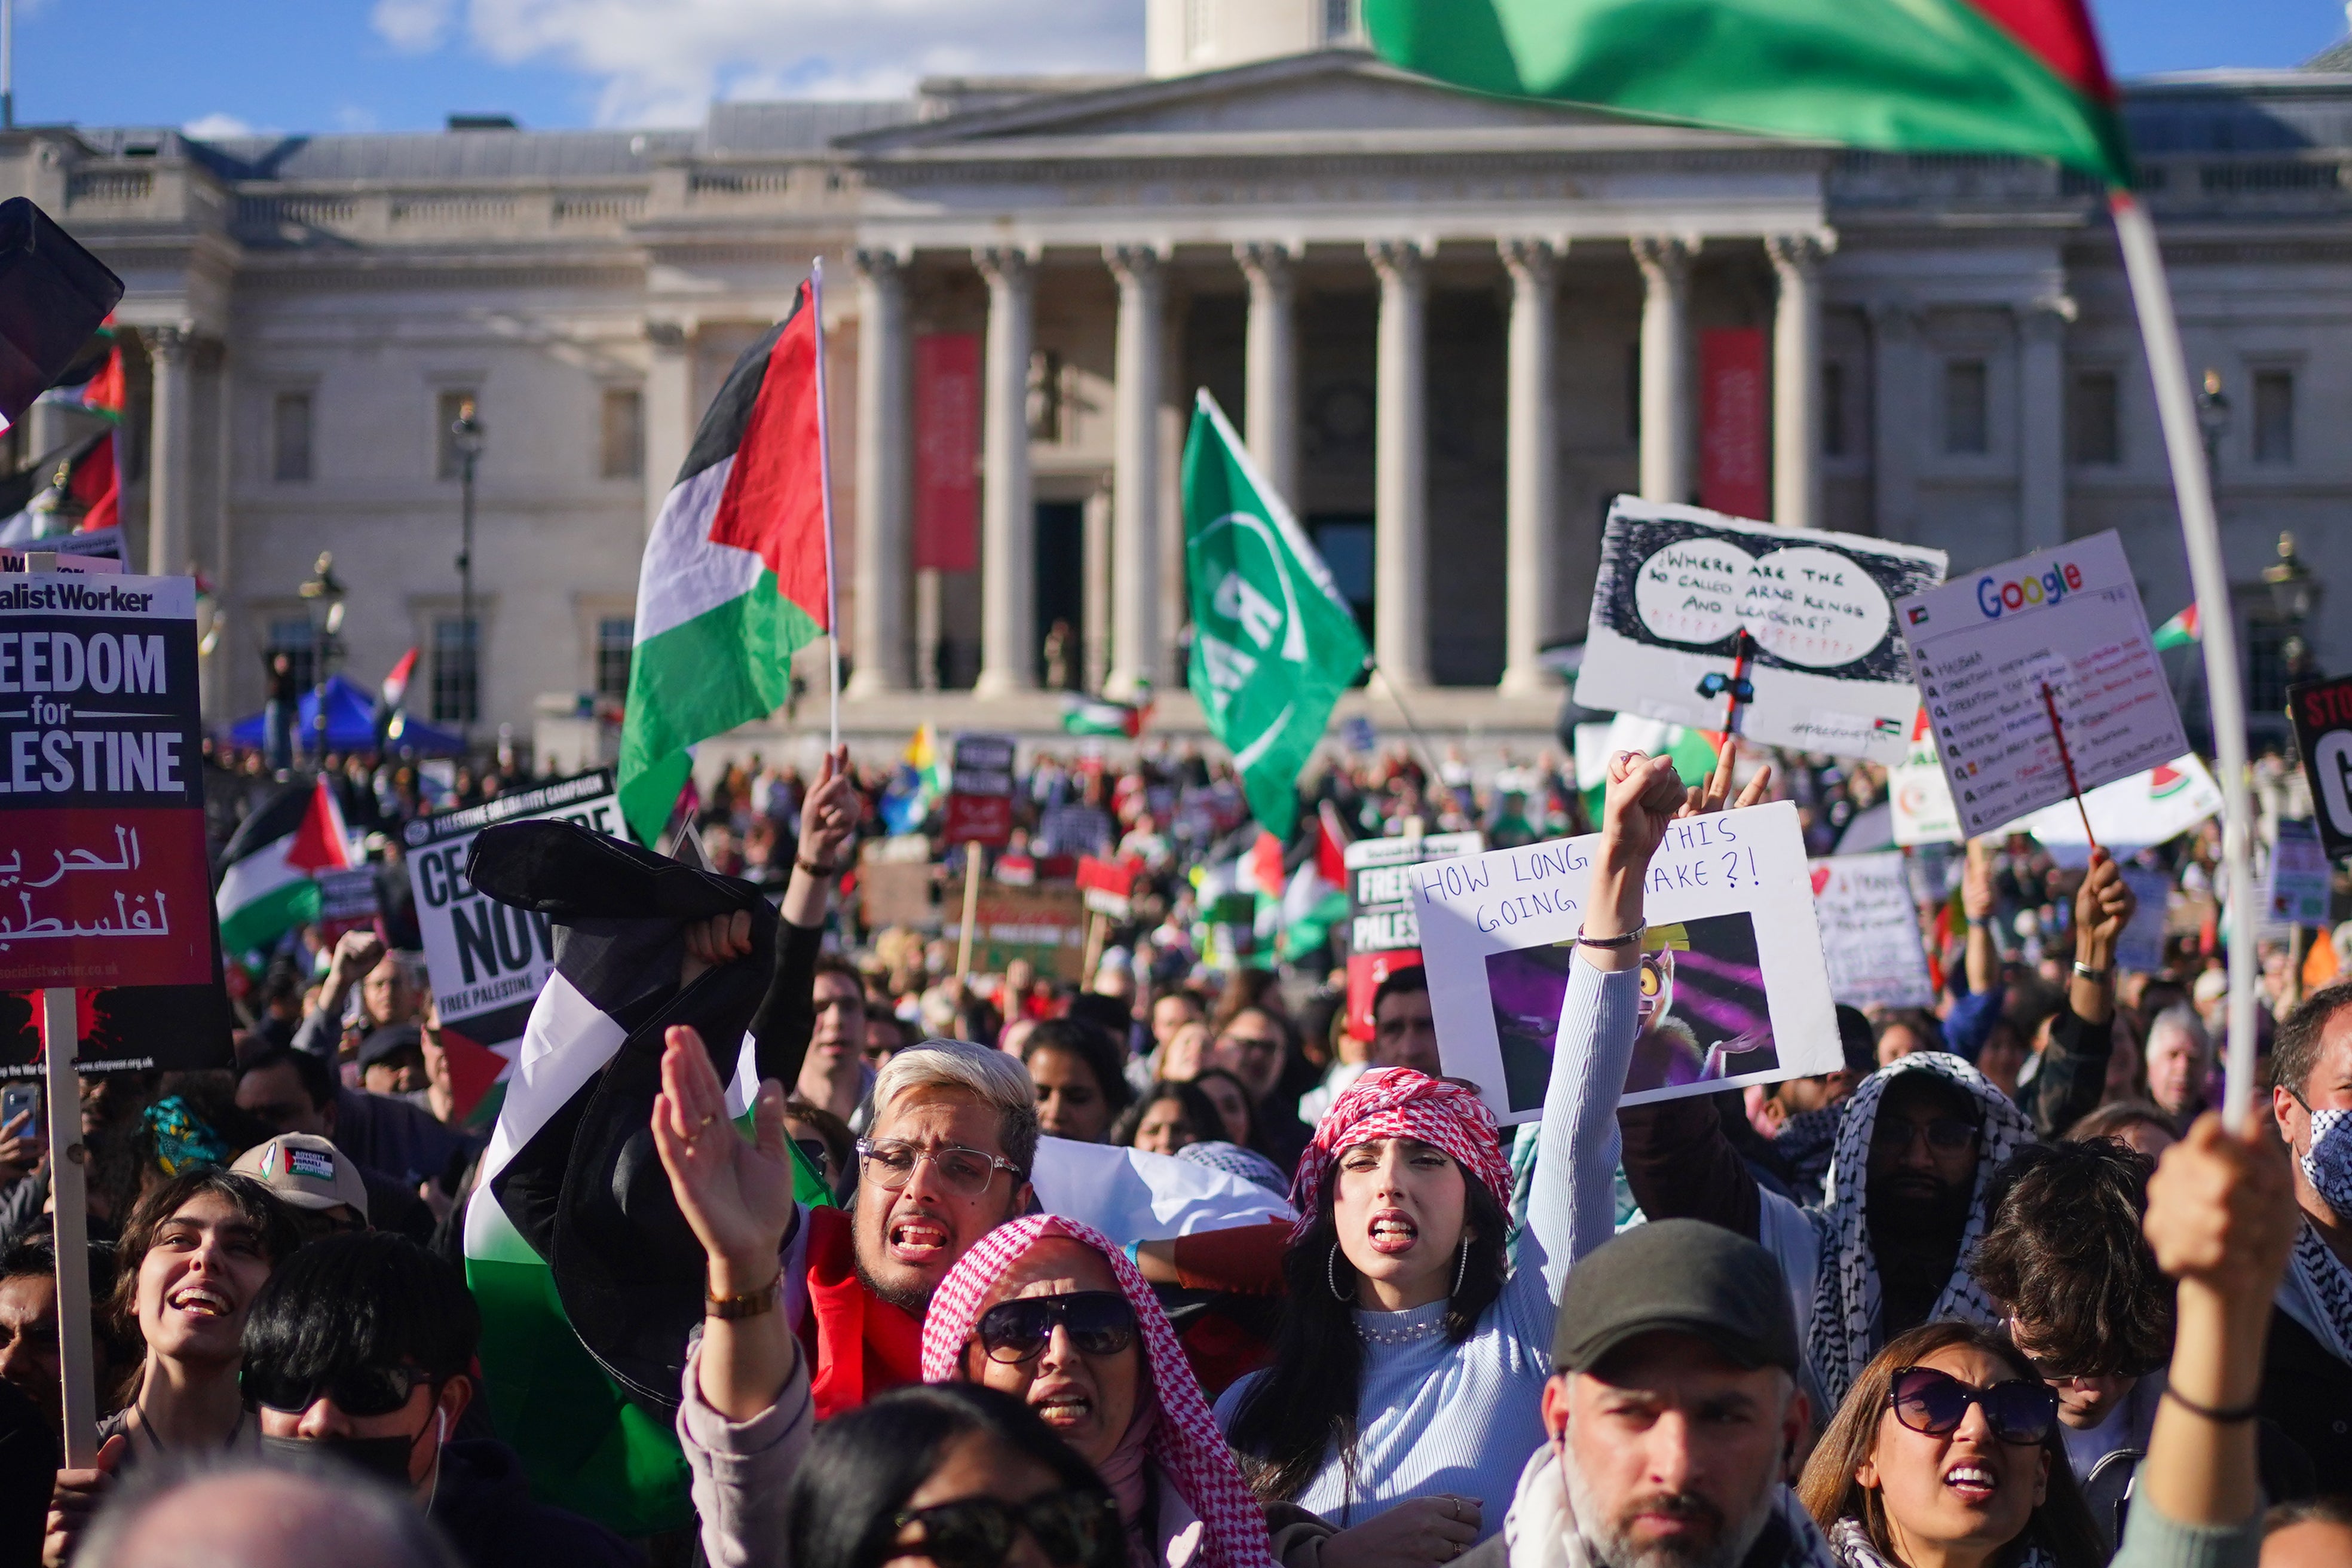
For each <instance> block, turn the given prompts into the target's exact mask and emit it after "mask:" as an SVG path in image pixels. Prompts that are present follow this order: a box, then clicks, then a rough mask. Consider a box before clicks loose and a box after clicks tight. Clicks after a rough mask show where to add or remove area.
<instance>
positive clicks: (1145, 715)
mask: <svg viewBox="0 0 2352 1568" xmlns="http://www.w3.org/2000/svg"><path fill="white" fill-rule="evenodd" d="M1150 717H1151V699H1150V697H1149V696H1146V697H1145V698H1144V700H1142V701H1140V702H1113V701H1111V700H1109V699H1108V698H1107V697H1078V696H1075V695H1073V696H1070V697H1066V698H1064V699H1063V700H1062V732H1063V733H1064V734H1066V735H1120V736H1124V737H1126V738H1127V739H1128V740H1130V741H1132V740H1134V739H1135V738H1136V737H1137V736H1138V735H1140V734H1142V733H1143V726H1144V722H1145V721H1147V720H1148V719H1150Z"/></svg>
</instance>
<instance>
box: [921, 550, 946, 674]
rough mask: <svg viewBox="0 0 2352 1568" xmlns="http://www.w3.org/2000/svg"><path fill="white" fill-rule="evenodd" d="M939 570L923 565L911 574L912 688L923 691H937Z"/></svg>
mask: <svg viewBox="0 0 2352 1568" xmlns="http://www.w3.org/2000/svg"><path fill="white" fill-rule="evenodd" d="M944 586H945V585H944V584H942V583H941V581H940V569H939V568H938V567H936V566H926V567H924V568H923V569H922V570H921V571H919V572H917V573H916V574H915V685H916V687H917V689H920V690H923V691H937V690H938V689H940V626H941V624H942V618H943V616H944V615H945V613H946V612H945V609H944V607H943V606H942V605H941V604H940V597H941V594H942V592H943V590H944Z"/></svg>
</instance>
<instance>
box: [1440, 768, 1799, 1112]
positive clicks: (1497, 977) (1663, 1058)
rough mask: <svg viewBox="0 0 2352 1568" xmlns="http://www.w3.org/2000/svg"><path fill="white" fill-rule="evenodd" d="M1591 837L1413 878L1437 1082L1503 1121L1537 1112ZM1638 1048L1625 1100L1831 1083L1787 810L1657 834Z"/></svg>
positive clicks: (1647, 903) (1463, 862) (1792, 820)
mask: <svg viewBox="0 0 2352 1568" xmlns="http://www.w3.org/2000/svg"><path fill="white" fill-rule="evenodd" d="M1600 845H1601V836H1600V835H1599V834H1597V833H1592V834H1587V835H1585V836H1584V837H1580V838H1564V839H1556V840H1554V841H1552V842H1550V843H1546V844H1534V845H1529V846H1528V847H1524V848H1518V849H1496V850H1491V851H1489V852H1487V853H1486V854H1484V855H1475V856H1468V857H1464V858H1456V859H1446V860H1430V861H1425V862H1423V864H1421V865H1419V866H1417V867H1415V868H1413V900H1414V909H1415V911H1416V913H1417V915H1418V919H1419V935H1420V940H1421V951H1422V957H1423V963H1424V964H1425V965H1426V967H1427V968H1428V971H1429V1001H1430V1010H1431V1012H1432V1013H1433V1015H1434V1016H1435V1018H1436V1022H1437V1039H1438V1048H1439V1052H1440V1054H1441V1056H1442V1057H1443V1058H1444V1064H1445V1070H1446V1072H1447V1073H1448V1074H1449V1075H1452V1076H1454V1077H1457V1078H1462V1079H1468V1080H1469V1081H1470V1082H1473V1083H1475V1084H1477V1085H1478V1086H1479V1089H1480V1092H1481V1093H1482V1094H1483V1095H1484V1096H1485V1098H1486V1104H1487V1106H1488V1108H1489V1109H1491V1110H1493V1111H1494V1112H1495V1115H1496V1119H1497V1120H1499V1121H1505V1122H1518V1121H1533V1120H1534V1119H1535V1118H1537V1117H1538V1116H1540V1115H1541V1114H1542V1113H1543V1097H1544V1091H1545V1088H1546V1086H1547V1085H1548V1084H1549V1081H1550V1075H1551V1062H1552V1052H1553V1047H1554V1042H1555V1040H1556V1039H1557V1037H1558V1034H1559V1016H1560V1006H1561V1003H1562V1000H1563V998H1564V997H1565V996H1566V994H1567V989H1568V980H1569V965H1570V963H1571V962H1573V961H1574V952H1575V948H1574V943H1575V940H1576V933H1577V930H1578V928H1579V926H1580V925H1581V924H1582V922H1583V918H1584V900H1585V898H1586V895H1587V891H1588V889H1589V888H1590V886H1591V879H1592V858H1593V856H1594V855H1595V854H1596V853H1597V852H1598V851H1599V848H1600ZM1643 915H1644V918H1645V920H1646V921H1647V922H1648V932H1647V934H1646V936H1645V938H1644V940H1643V959H1642V962H1643V985H1642V990H1643V1000H1642V1004H1641V1006H1642V1035H1641V1038H1640V1040H1639V1041H1638V1042H1637V1043H1636V1045H1635V1046H1634V1048H1633V1062H1632V1065H1631V1067H1630V1068H1629V1069H1628V1070H1627V1073H1626V1076H1625V1081H1624V1085H1623V1099H1622V1103H1624V1104H1627V1105H1641V1104H1644V1103H1647V1102H1648V1101H1651V1100H1672V1099H1675V1098H1678V1097H1680V1096H1683V1095H1690V1094H1710V1093H1713V1092H1715V1091H1717V1090H1718V1089H1726V1088H1731V1087H1736V1086H1738V1085H1742V1084H1750V1083H1771V1082H1776V1081H1778V1080H1780V1079H1789V1078H1809V1077H1814V1076H1817V1075H1819V1074H1822V1073H1827V1072H1834V1071H1835V1070H1837V1068H1838V1067H1839V1066H1840V1064H1841V1063H1842V1062H1843V1059H1844V1058H1843V1055H1842V1053H1841V1051H1840V1049H1839V1046H1838V1035H1837V1017H1836V1012H1835V1010H1834V1007H1833V1006H1832V1002H1831V997H1830V986H1829V975H1828V973H1827V971H1826V970H1825V969H1824V967H1823V964H1822V936H1821V928H1820V926H1819V924H1818V922H1817V921H1816V919H1815V917H1814V912H1813V898H1812V888H1811V879H1810V878H1809V877H1808V875H1807V868H1806V862H1805V845H1804V836H1803V833H1802V832H1801V829H1800V828H1799V827H1798V826H1797V808H1796V805H1794V804H1793V803H1792V802H1789V801H1776V802H1774V803H1772V804H1771V805H1758V806H1750V807H1748V809H1747V810H1745V811H1732V812H1724V813H1721V814H1719V815H1716V816H1700V817H1691V818H1687V819H1685V820H1683V821H1678V822H1675V823H1674V824H1672V825H1671V826H1669V827H1668V828H1667V830H1666V837H1665V841H1664V844H1663V845H1661V846H1660V847H1659V849H1658V853H1657V855H1656V856H1655V857H1654V858H1653V859H1652V861H1651V862H1650V879H1649V883H1648V886H1647V888H1646V889H1645V890H1644V895H1643Z"/></svg>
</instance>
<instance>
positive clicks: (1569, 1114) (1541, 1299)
mask: <svg viewBox="0 0 2352 1568" xmlns="http://www.w3.org/2000/svg"><path fill="white" fill-rule="evenodd" d="M1638 976H1639V971H1636V970H1624V971H1622V972H1620V973H1613V974H1603V973H1601V972H1600V971H1599V970H1597V969H1594V968H1593V967H1592V966H1591V965H1590V964H1588V963H1576V964H1573V965H1571V966H1570V973H1569V984H1568V995H1567V999H1566V1001H1565V1002H1564V1004H1563V1005H1562V1006H1561V1008H1560V1021H1559V1037H1558V1038H1557V1039H1556V1040H1555V1042H1554V1045H1553V1050H1552V1070H1551V1081H1550V1083H1549V1086H1548V1087H1547V1089H1546V1090H1545V1095H1544V1114H1543V1123H1542V1128H1543V1130H1542V1133H1541V1147H1540V1152H1539V1153H1538V1159H1537V1163H1536V1171H1537V1176H1536V1184H1535V1188H1534V1191H1533V1192H1532V1193H1531V1194H1529V1196H1528V1222H1527V1228H1526V1230H1525V1232H1524V1233H1523V1234H1522V1235H1521V1236H1520V1237H1519V1238H1518V1246H1517V1268H1515V1269H1514V1270H1513V1272H1512V1275H1511V1278H1510V1280H1509V1282H1508V1283H1507V1284H1506V1285H1505V1286H1504V1287H1503V1293H1502V1295H1501V1296H1499V1297H1497V1298H1496V1301H1495V1304H1494V1305H1493V1306H1492V1307H1489V1308H1488V1309H1486V1316H1484V1317H1482V1318H1480V1319H1479V1320H1478V1326H1477V1328H1476V1329H1475V1330H1474V1331H1472V1333H1471V1335H1470V1337H1469V1338H1468V1339H1467V1340H1465V1341H1464V1342H1462V1343H1460V1344H1458V1345H1457V1344H1454V1343H1451V1342H1448V1341H1447V1339H1446V1338H1445V1335H1444V1331H1443V1330H1441V1329H1439V1328H1438V1327H1436V1325H1437V1324H1438V1323H1439V1322H1440V1321H1441V1320H1443V1319H1444V1316H1445V1305H1446V1304H1445V1302H1444V1301H1443V1300H1438V1301H1433V1302H1431V1303H1429V1304H1428V1305H1427V1306H1425V1307H1418V1308H1415V1309H1414V1310H1412V1311H1410V1312H1366V1311H1359V1312H1357V1313H1356V1314H1355V1317H1356V1323H1357V1326H1358V1328H1359V1330H1360V1331H1365V1339H1364V1371H1363V1383H1362V1384H1361V1391H1360V1394H1359V1396H1358V1402H1357V1423H1358V1428H1359V1432H1360V1436H1359V1437H1358V1440H1357V1444H1356V1454H1355V1464H1354V1467H1353V1469H1354V1474H1353V1475H1352V1476H1350V1475H1349V1474H1347V1473H1346V1467H1343V1466H1342V1464H1341V1463H1340V1460H1339V1456H1338V1455H1337V1454H1336V1453H1335V1454H1329V1455H1327V1456H1326V1458H1325V1459H1324V1464H1323V1468H1321V1469H1320V1470H1319V1471H1318V1472H1317V1473H1316V1476H1315V1479H1313V1480H1312V1481H1310V1482H1309V1483H1307V1488H1306V1489H1305V1490H1304V1491H1302V1492H1301V1493H1300V1494H1299V1495H1298V1497H1297V1499H1296V1501H1297V1503H1298V1505H1299V1506H1300V1507H1301V1508H1305V1509H1307V1510H1311V1511H1313V1512H1315V1513H1318V1514H1320V1515H1321V1516H1322V1517H1323V1518H1325V1519H1326V1520H1328V1521H1330V1522H1331V1523H1333V1524H1335V1525H1338V1526H1339V1527H1341V1528H1342V1529H1344V1528H1346V1527H1347V1526H1349V1525H1350V1524H1361V1523H1362V1522H1363V1521H1365V1520H1367V1519H1370V1518H1371V1517H1372V1516H1373V1515H1374V1514H1377V1513H1379V1512H1381V1510H1385V1509H1387V1508H1389V1507H1390V1506H1391V1505H1392V1504H1395V1503H1399V1502H1402V1501H1403V1500H1405V1499H1407V1498H1415V1497H1429V1496H1433V1495H1437V1494H1441V1493H1451V1494H1453V1495H1454V1496H1456V1497H1472V1498H1477V1499H1479V1500H1481V1501H1482V1502H1483V1503H1484V1504H1485V1509H1484V1511H1483V1513H1482V1514H1481V1516H1480V1519H1479V1539H1481V1540H1484V1539H1486V1537H1487V1536H1489V1535H1492V1534H1494V1533H1495V1532H1496V1531H1498V1530H1500V1529H1501V1528H1502V1527H1503V1514H1504V1512H1505V1511H1506V1510H1507V1509H1509V1507H1510V1506H1511V1495H1512V1492H1513V1490H1514V1489H1516V1488H1517V1485H1518V1479H1519V1471H1520V1470H1521V1469H1522V1468H1525V1466H1526V1464H1527V1461H1528V1455H1529V1454H1531V1453H1533V1452H1535V1450H1536V1449H1537V1447H1539V1446H1540V1445H1541V1444H1542V1443H1543V1441H1544V1430H1543V1420H1542V1417H1541V1415H1540V1414H1539V1412H1538V1401H1539V1400H1540V1399H1541V1397H1542V1394H1543V1385H1544V1380H1545V1379H1546V1378H1547V1377H1549V1375H1550V1373H1551V1339H1552V1315H1553V1303H1554V1302H1556V1301H1557V1300H1559V1288H1560V1285H1561V1284H1562V1282H1564V1281H1565V1280H1566V1279H1567V1278H1568V1268H1569V1265H1570V1262H1571V1261H1573V1260H1574V1259H1576V1258H1581V1257H1582V1256H1583V1255H1584V1254H1586V1253H1588V1252H1590V1251H1591V1250H1592V1249H1593V1248H1594V1247H1599V1246H1600V1245H1601V1243H1602V1242H1604V1241H1607V1240H1608V1239H1609V1237H1611V1236H1612V1234H1614V1232H1615V1229H1616V1219H1617V1216H1616V1200H1615V1193H1614V1183H1615V1176H1616V1170H1617V1161H1618V1154H1619V1141H1618V1136H1617V1099H1618V1095H1619V1093H1620V1091H1621V1090H1622V1087H1623V1085H1624V1082H1625V1069H1626V1067H1627V1064H1628V1063H1629V1062H1630V1061H1631V1060H1632V1058H1633V1038H1634V1036H1635V1034H1636V1032H1637V1025H1638V1022H1639V1018H1638V1006H1639V1003H1640V994H1641V993H1640V982H1639V978H1638ZM1561 1173H1566V1178H1567V1179H1565V1180H1563V1179H1560V1175H1561ZM1416 1329H1421V1330H1425V1332H1423V1333H1422V1334H1420V1335H1418V1336H1417V1337H1416V1336H1415V1335H1414V1334H1413V1333H1412V1331H1413V1330H1416ZM1375 1336H1377V1337H1375ZM1398 1341H1402V1342H1398ZM1262 1375H1263V1374H1262V1373H1252V1374H1251V1375H1250V1376H1249V1377H1245V1378H1244V1379H1242V1380H1241V1381H1240V1382H1239V1383H1236V1384H1234V1386H1233V1387H1231V1388H1229V1389H1227V1390H1226V1391H1225V1394H1224V1397H1223V1398H1222V1399H1220V1400H1218V1401H1217V1425H1218V1426H1220V1427H1223V1428H1225V1429H1228V1430H1230V1429H1231V1427H1232V1426H1233V1420H1234V1412H1235V1411H1236V1410H1238V1409H1239V1408H1240V1407H1241V1402H1242V1399H1243V1397H1244V1391H1245V1390H1246V1389H1248V1388H1249V1387H1250V1386H1251V1384H1253V1383H1255V1381H1256V1379H1257V1378H1258V1377H1259V1376H1262Z"/></svg>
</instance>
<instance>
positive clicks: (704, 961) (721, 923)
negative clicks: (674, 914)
mask: <svg viewBox="0 0 2352 1568" xmlns="http://www.w3.org/2000/svg"><path fill="white" fill-rule="evenodd" d="M750 954H751V914H750V913H749V911H747V910H736V911H735V912H734V913H733V914H730V915H713V916H711V917H710V918H709V920H706V921H695V922H694V923H693V924H692V925H689V926H688V927H687V928H686V956H685V957H684V958H682V959H680V960H678V965H677V983H678V984H680V985H687V984H692V983H693V981H694V980H695V979H696V978H698V976H699V975H701V974H702V973H703V972H704V971H706V970H711V969H716V968H718V967H719V965H720V964H722V963H733V962H735V960H737V959H739V958H745V957H749V956H750Z"/></svg>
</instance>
